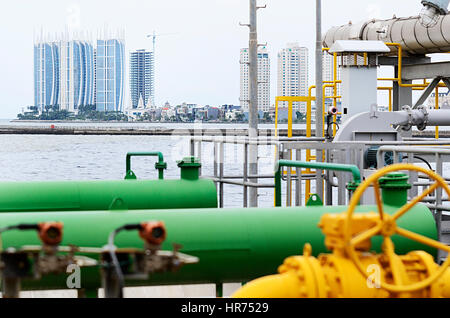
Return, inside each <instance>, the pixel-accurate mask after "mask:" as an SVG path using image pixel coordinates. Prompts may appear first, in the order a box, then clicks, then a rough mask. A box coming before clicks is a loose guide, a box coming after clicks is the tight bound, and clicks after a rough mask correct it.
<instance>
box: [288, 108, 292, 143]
mask: <svg viewBox="0 0 450 318" xmlns="http://www.w3.org/2000/svg"><path fill="white" fill-rule="evenodd" d="M288 105H289V106H288V112H289V114H288V138H292V99H290V100H289V102H288Z"/></svg>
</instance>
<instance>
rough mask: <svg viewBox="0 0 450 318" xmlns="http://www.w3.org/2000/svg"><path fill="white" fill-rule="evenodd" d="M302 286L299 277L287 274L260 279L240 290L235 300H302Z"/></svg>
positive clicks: (234, 296)
mask: <svg viewBox="0 0 450 318" xmlns="http://www.w3.org/2000/svg"><path fill="white" fill-rule="evenodd" d="M302 288H303V289H305V286H304V285H303V286H302V284H301V282H300V280H299V279H298V275H297V274H296V273H295V272H293V271H290V272H287V273H284V274H279V275H271V276H266V277H262V278H258V279H256V280H254V281H251V282H249V283H248V284H246V285H245V286H243V287H242V288H241V289H239V290H238V291H237V292H236V293H235V294H234V295H233V296H232V297H233V298H302V293H301V290H302Z"/></svg>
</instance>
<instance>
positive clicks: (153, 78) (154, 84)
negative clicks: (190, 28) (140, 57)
mask: <svg viewBox="0 0 450 318" xmlns="http://www.w3.org/2000/svg"><path fill="white" fill-rule="evenodd" d="M177 34H178V33H165V34H156V32H155V31H153V34H148V35H147V38H151V39H152V42H153V59H152V69H153V74H152V83H153V86H154V87H155V86H156V81H155V73H156V68H155V59H156V39H157V38H159V37H162V36H170V35H177ZM153 89H154V88H153ZM152 104H153V106H154V105H155V94H154V93H153V98H152Z"/></svg>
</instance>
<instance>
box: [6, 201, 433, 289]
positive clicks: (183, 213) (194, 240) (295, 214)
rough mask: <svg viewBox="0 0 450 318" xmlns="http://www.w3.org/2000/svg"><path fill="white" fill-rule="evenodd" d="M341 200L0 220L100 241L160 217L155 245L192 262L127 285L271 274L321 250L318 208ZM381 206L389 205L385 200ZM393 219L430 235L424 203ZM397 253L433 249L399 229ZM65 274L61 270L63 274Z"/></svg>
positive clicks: (17, 241) (62, 283) (45, 283)
mask: <svg viewBox="0 0 450 318" xmlns="http://www.w3.org/2000/svg"><path fill="white" fill-rule="evenodd" d="M346 209H347V207H345V206H340V207H336V206H335V207H294V208H267V209H263V208H256V209H243V208H241V209H220V210H218V209H190V210H157V211H155V210H152V211H92V212H65V213H62V212H52V213H40V212H37V213H26V212H25V213H1V214H0V225H1V226H8V225H16V224H19V223H35V222H43V221H60V222H63V223H64V241H63V243H62V244H63V245H69V244H73V245H76V246H81V247H102V246H104V245H105V244H106V243H107V237H108V235H109V233H110V232H111V231H112V230H114V229H116V228H118V227H120V226H122V225H124V224H130V223H139V222H143V221H150V220H158V221H163V222H165V224H166V228H167V233H168V237H167V240H166V242H165V243H164V245H163V249H165V250H170V249H172V243H179V244H182V245H183V248H182V249H181V252H183V253H186V254H189V255H193V256H197V257H198V258H199V259H200V261H199V263H198V264H193V265H187V266H185V267H183V268H182V269H181V270H180V271H179V272H177V273H164V274H155V275H152V276H151V278H150V280H148V281H128V282H127V285H128V286H132V285H133V286H139V285H140V286H147V285H167V284H195V283H222V282H245V281H250V280H252V279H255V278H257V277H261V276H265V275H270V274H274V273H275V272H276V270H277V267H278V266H279V264H281V263H282V262H283V260H284V259H285V258H286V257H288V256H291V255H299V254H301V252H302V249H303V246H304V244H305V243H310V244H311V245H312V247H313V253H314V255H318V254H320V253H325V252H327V250H326V248H325V245H324V235H323V234H322V232H321V230H320V229H319V228H318V226H317V225H318V223H319V220H320V218H321V216H322V215H323V214H325V213H341V212H344V211H346ZM384 209H385V212H386V213H390V214H393V213H394V212H395V211H396V210H397V208H396V207H393V206H388V205H386V206H385V207H384ZM369 211H377V207H376V206H359V207H358V208H357V212H358V213H359V212H369ZM399 226H401V227H403V228H405V229H408V230H410V231H413V232H415V233H419V234H421V235H425V236H427V237H429V238H432V239H436V238H437V231H436V225H435V222H434V218H433V216H432V214H431V212H430V210H429V209H428V208H427V207H426V206H424V205H422V204H418V205H416V206H415V207H413V208H412V209H411V210H410V211H409V212H408V213H407V214H405V215H404V216H403V217H402V218H401V219H400V220H399ZM2 240H3V247H4V248H7V247H21V246H23V245H36V244H39V242H38V239H37V235H36V233H33V232H32V231H31V232H30V231H27V232H23V231H22V232H20V231H17V230H14V231H8V232H5V233H4V234H3V235H2ZM393 241H394V244H395V246H396V252H397V253H398V254H405V253H407V252H409V251H411V250H419V249H420V250H425V251H427V252H429V253H431V254H435V251H434V250H433V249H431V248H429V247H425V246H422V245H421V244H419V243H416V242H413V241H410V240H408V239H405V238H402V237H393ZM380 244H381V238H379V237H376V238H374V239H373V249H374V250H376V251H379V250H380ZM116 245H117V246H118V247H138V248H141V247H142V246H143V242H142V241H141V239H140V238H139V235H138V233H137V232H124V233H121V234H120V235H118V236H117V238H116ZM67 275H69V274H67ZM67 275H60V276H52V277H45V278H44V279H42V280H40V281H36V282H31V281H24V282H23V287H24V288H26V289H55V288H56V289H57V288H66V279H67ZM81 280H82V287H83V288H87V289H92V288H97V287H99V286H100V275H99V269H98V268H85V269H82V275H81Z"/></svg>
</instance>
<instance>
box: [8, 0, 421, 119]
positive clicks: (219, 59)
mask: <svg viewBox="0 0 450 318" xmlns="http://www.w3.org/2000/svg"><path fill="white" fill-rule="evenodd" d="M248 2H249V1H248V0H190V1H188V0H164V1H161V0H15V1H1V3H0V6H1V7H0V38H1V39H2V45H1V50H0V66H1V68H0V69H1V74H2V76H0V118H13V117H15V116H16V114H17V113H18V112H20V111H21V108H22V107H23V106H26V105H32V104H33V103H34V100H33V36H34V34H35V33H38V32H39V30H40V29H41V28H43V29H44V30H45V31H46V32H48V33H53V34H54V33H55V32H62V31H64V29H65V28H66V27H67V26H68V27H70V28H71V29H73V30H82V31H92V32H95V31H96V30H98V29H101V28H103V27H104V26H105V25H107V26H108V27H109V28H111V29H124V30H125V35H126V38H125V39H126V52H127V56H128V54H129V51H130V50H134V49H144V48H146V49H151V46H152V45H151V41H150V40H149V39H147V38H146V35H147V34H149V33H152V32H153V30H155V31H156V32H157V33H161V34H167V33H169V34H170V33H174V34H175V35H170V36H164V37H160V38H159V39H158V41H157V59H156V69H157V74H156V78H157V81H156V102H157V104H158V105H160V104H162V103H164V102H165V101H169V102H170V103H171V104H172V105H174V104H178V103H182V102H188V103H199V104H203V105H205V104H210V105H221V104H227V103H228V104H239V49H240V48H243V47H246V46H248V28H244V27H240V26H239V22H243V23H247V22H248V6H249V5H248ZM263 4H267V9H265V10H261V11H259V28H258V31H259V40H260V42H261V43H265V42H267V43H268V49H269V52H270V55H271V63H272V82H271V86H272V99H274V97H275V94H276V64H277V60H276V53H277V52H278V51H279V50H280V49H281V48H283V47H284V46H285V45H286V43H288V42H299V43H300V44H301V45H303V46H307V47H308V48H309V49H310V52H309V53H310V54H309V55H310V82H311V83H312V82H313V81H314V78H313V74H314V69H313V68H312V67H313V65H314V61H313V57H314V55H313V54H314V45H315V43H314V40H315V34H314V32H315V11H314V9H315V1H314V0H307V1H306V0H303V1H301V0H266V1H265V2H264V0H260V2H259V5H263ZM421 7H422V6H421V4H420V0H394V1H393V0H377V1H371V0H364V1H356V0H340V1H336V0H323V31H324V32H325V31H326V30H328V29H329V28H330V27H331V26H334V25H341V24H345V23H347V22H348V21H350V20H351V21H353V22H357V21H360V20H365V19H367V18H390V17H392V15H393V14H394V13H395V14H396V15H397V16H398V17H400V16H410V15H417V14H418V12H419V11H420V9H421ZM127 65H128V64H127ZM127 72H128V71H127ZM126 84H127V85H126V86H127V87H128V78H127V79H126ZM128 103H129V102H128V99H127V101H126V105H127V104H128Z"/></svg>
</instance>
